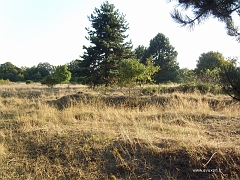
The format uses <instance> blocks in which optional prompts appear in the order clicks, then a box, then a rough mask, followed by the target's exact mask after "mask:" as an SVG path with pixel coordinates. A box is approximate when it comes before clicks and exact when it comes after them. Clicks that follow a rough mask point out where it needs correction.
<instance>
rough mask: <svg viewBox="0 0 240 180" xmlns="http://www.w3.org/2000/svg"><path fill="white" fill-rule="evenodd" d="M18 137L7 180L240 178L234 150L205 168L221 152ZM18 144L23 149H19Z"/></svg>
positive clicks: (77, 137) (76, 135)
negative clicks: (214, 154) (30, 179)
mask: <svg viewBox="0 0 240 180" xmlns="http://www.w3.org/2000/svg"><path fill="white" fill-rule="evenodd" d="M16 136H17V137H14V135H13V139H15V140H14V141H13V140H12V142H11V143H12V144H11V143H10V144H9V150H8V151H9V152H10V154H11V156H12V157H11V158H10V157H8V158H7V159H6V160H5V161H4V162H3V164H2V165H1V166H4V168H5V170H4V169H3V168H2V167H1V168H2V170H1V174H0V175H1V176H2V177H1V178H3V179H16V178H17V179H27V178H28V177H31V178H32V179H64V180H65V179H184V180H186V179H204V180H205V179H224V178H226V179H237V178H239V177H240V167H239V164H240V156H239V153H237V152H236V150H233V149H223V150H221V152H220V153H218V154H217V155H216V156H214V157H213V158H212V159H211V161H210V162H209V163H208V165H207V166H206V167H203V164H204V163H206V162H207V161H208V159H209V158H210V157H211V155H212V154H213V152H215V151H219V150H215V149H207V148H203V147H195V148H198V149H197V150H195V151H192V150H190V149H187V148H186V147H184V146H182V145H181V144H180V143H179V142H177V141H174V140H170V139H160V140H159V142H156V143H154V144H149V143H146V142H144V141H143V140H140V139H132V140H124V139H122V138H119V139H115V138H106V137H105V135H104V134H95V133H93V132H85V131H64V132H61V133H49V132H47V131H45V130H38V131H32V132H28V133H21V134H18V135H16ZM16 143H18V145H17V146H14V144H16ZM9 159H11V160H9ZM12 159H14V160H12ZM219 169H221V170H220V171H219ZM196 170H197V171H196ZM200 170H201V171H207V172H200ZM208 171H211V172H208ZM9 172H10V173H9Z"/></svg>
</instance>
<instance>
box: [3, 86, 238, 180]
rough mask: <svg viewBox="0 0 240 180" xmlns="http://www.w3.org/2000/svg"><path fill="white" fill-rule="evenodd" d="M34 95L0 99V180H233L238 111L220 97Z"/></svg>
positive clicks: (236, 105)
mask: <svg viewBox="0 0 240 180" xmlns="http://www.w3.org/2000/svg"><path fill="white" fill-rule="evenodd" d="M14 88H16V87H14ZM22 88H23V87H22ZM34 90H35V91H39V92H40V93H41V97H29V96H28V95H26V96H24V97H23V96H22V97H19V96H16V97H15V98H14V97H1V98H0V107H1V109H0V179H239V178H240V174H239V172H240V166H239V164H240V158H239V157H240V154H239V152H240V141H239V140H240V132H239V127H240V123H239V118H240V111H239V104H237V103H235V102H234V103H229V102H228V101H229V100H228V99H227V100H226V99H225V98H226V97H221V98H222V99H220V101H216V100H215V99H214V98H215V97H214V96H213V97H203V96H202V95H199V94H197V93H195V94H182V93H174V94H165V95H157V96H152V97H150V96H142V97H140V96H139V97H134V98H132V97H131V98H129V97H123V96H120V95H99V94H98V93H96V92H94V93H91V91H90V90H84V92H83V94H81V95H79V96H77V95H74V96H69V92H63V91H64V89H61V90H62V91H61V92H59V93H58V94H55V93H54V91H51V92H50V93H49V91H47V90H45V89H40V88H37V87H35V89H34ZM23 91H24V92H27V91H26V88H23ZM67 91H69V89H67ZM75 91H76V89H73V90H70V92H75ZM87 91H88V92H87ZM18 92H19V91H18ZM30 93H32V92H30ZM70 94H71V93H70ZM56 95H57V99H56ZM63 96H64V97H63ZM208 96H209V95H208ZM62 97H63V98H62ZM73 97H74V98H77V99H75V100H74V99H72V98H73ZM56 100H57V101H56ZM218 100H219V97H218ZM49 102H54V103H49ZM59 102H60V103H68V105H65V104H63V106H61V107H62V108H61V109H59V108H58V106H56V103H59ZM213 102H214V103H215V102H217V103H215V104H214V106H213V105H212V104H213Z"/></svg>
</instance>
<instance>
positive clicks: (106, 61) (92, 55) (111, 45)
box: [79, 1, 133, 86]
mask: <svg viewBox="0 0 240 180" xmlns="http://www.w3.org/2000/svg"><path fill="white" fill-rule="evenodd" d="M88 19H89V21H91V24H92V25H91V28H86V30H87V31H88V35H89V36H88V37H86V38H87V40H89V41H90V43H91V45H90V46H89V47H86V46H83V49H84V50H85V52H84V54H83V56H82V57H81V58H82V60H81V61H80V68H79V74H80V76H84V81H85V83H87V84H91V85H94V86H95V85H99V84H105V85H106V86H108V85H110V84H113V83H115V82H116V81H117V77H118V64H119V63H120V61H121V60H122V59H127V58H130V57H133V53H132V44H131V42H125V40H126V38H127V37H128V35H125V34H124V33H125V32H126V31H127V30H128V29H129V27H128V24H127V22H126V20H125V15H123V14H120V13H119V10H115V6H114V5H113V4H109V3H108V2H107V1H106V2H104V3H103V4H102V5H101V7H100V9H98V8H95V10H94V12H93V14H91V16H89V17H88Z"/></svg>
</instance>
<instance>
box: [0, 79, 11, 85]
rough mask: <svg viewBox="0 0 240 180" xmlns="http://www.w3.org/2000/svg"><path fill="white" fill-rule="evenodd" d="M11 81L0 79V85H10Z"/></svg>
mask: <svg viewBox="0 0 240 180" xmlns="http://www.w3.org/2000/svg"><path fill="white" fill-rule="evenodd" d="M10 83H11V81H9V79H7V80H4V79H0V84H10Z"/></svg>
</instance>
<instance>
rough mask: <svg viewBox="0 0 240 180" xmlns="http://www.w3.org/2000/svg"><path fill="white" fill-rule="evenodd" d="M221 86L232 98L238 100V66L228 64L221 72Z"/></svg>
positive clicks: (239, 85)
mask: <svg viewBox="0 0 240 180" xmlns="http://www.w3.org/2000/svg"><path fill="white" fill-rule="evenodd" d="M221 86H222V87H223V89H224V90H225V92H226V93H227V94H228V95H229V96H231V97H232V98H233V99H235V100H238V101H240V67H236V66H234V64H229V65H228V66H227V67H225V68H224V70H223V71H222V73H221Z"/></svg>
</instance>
